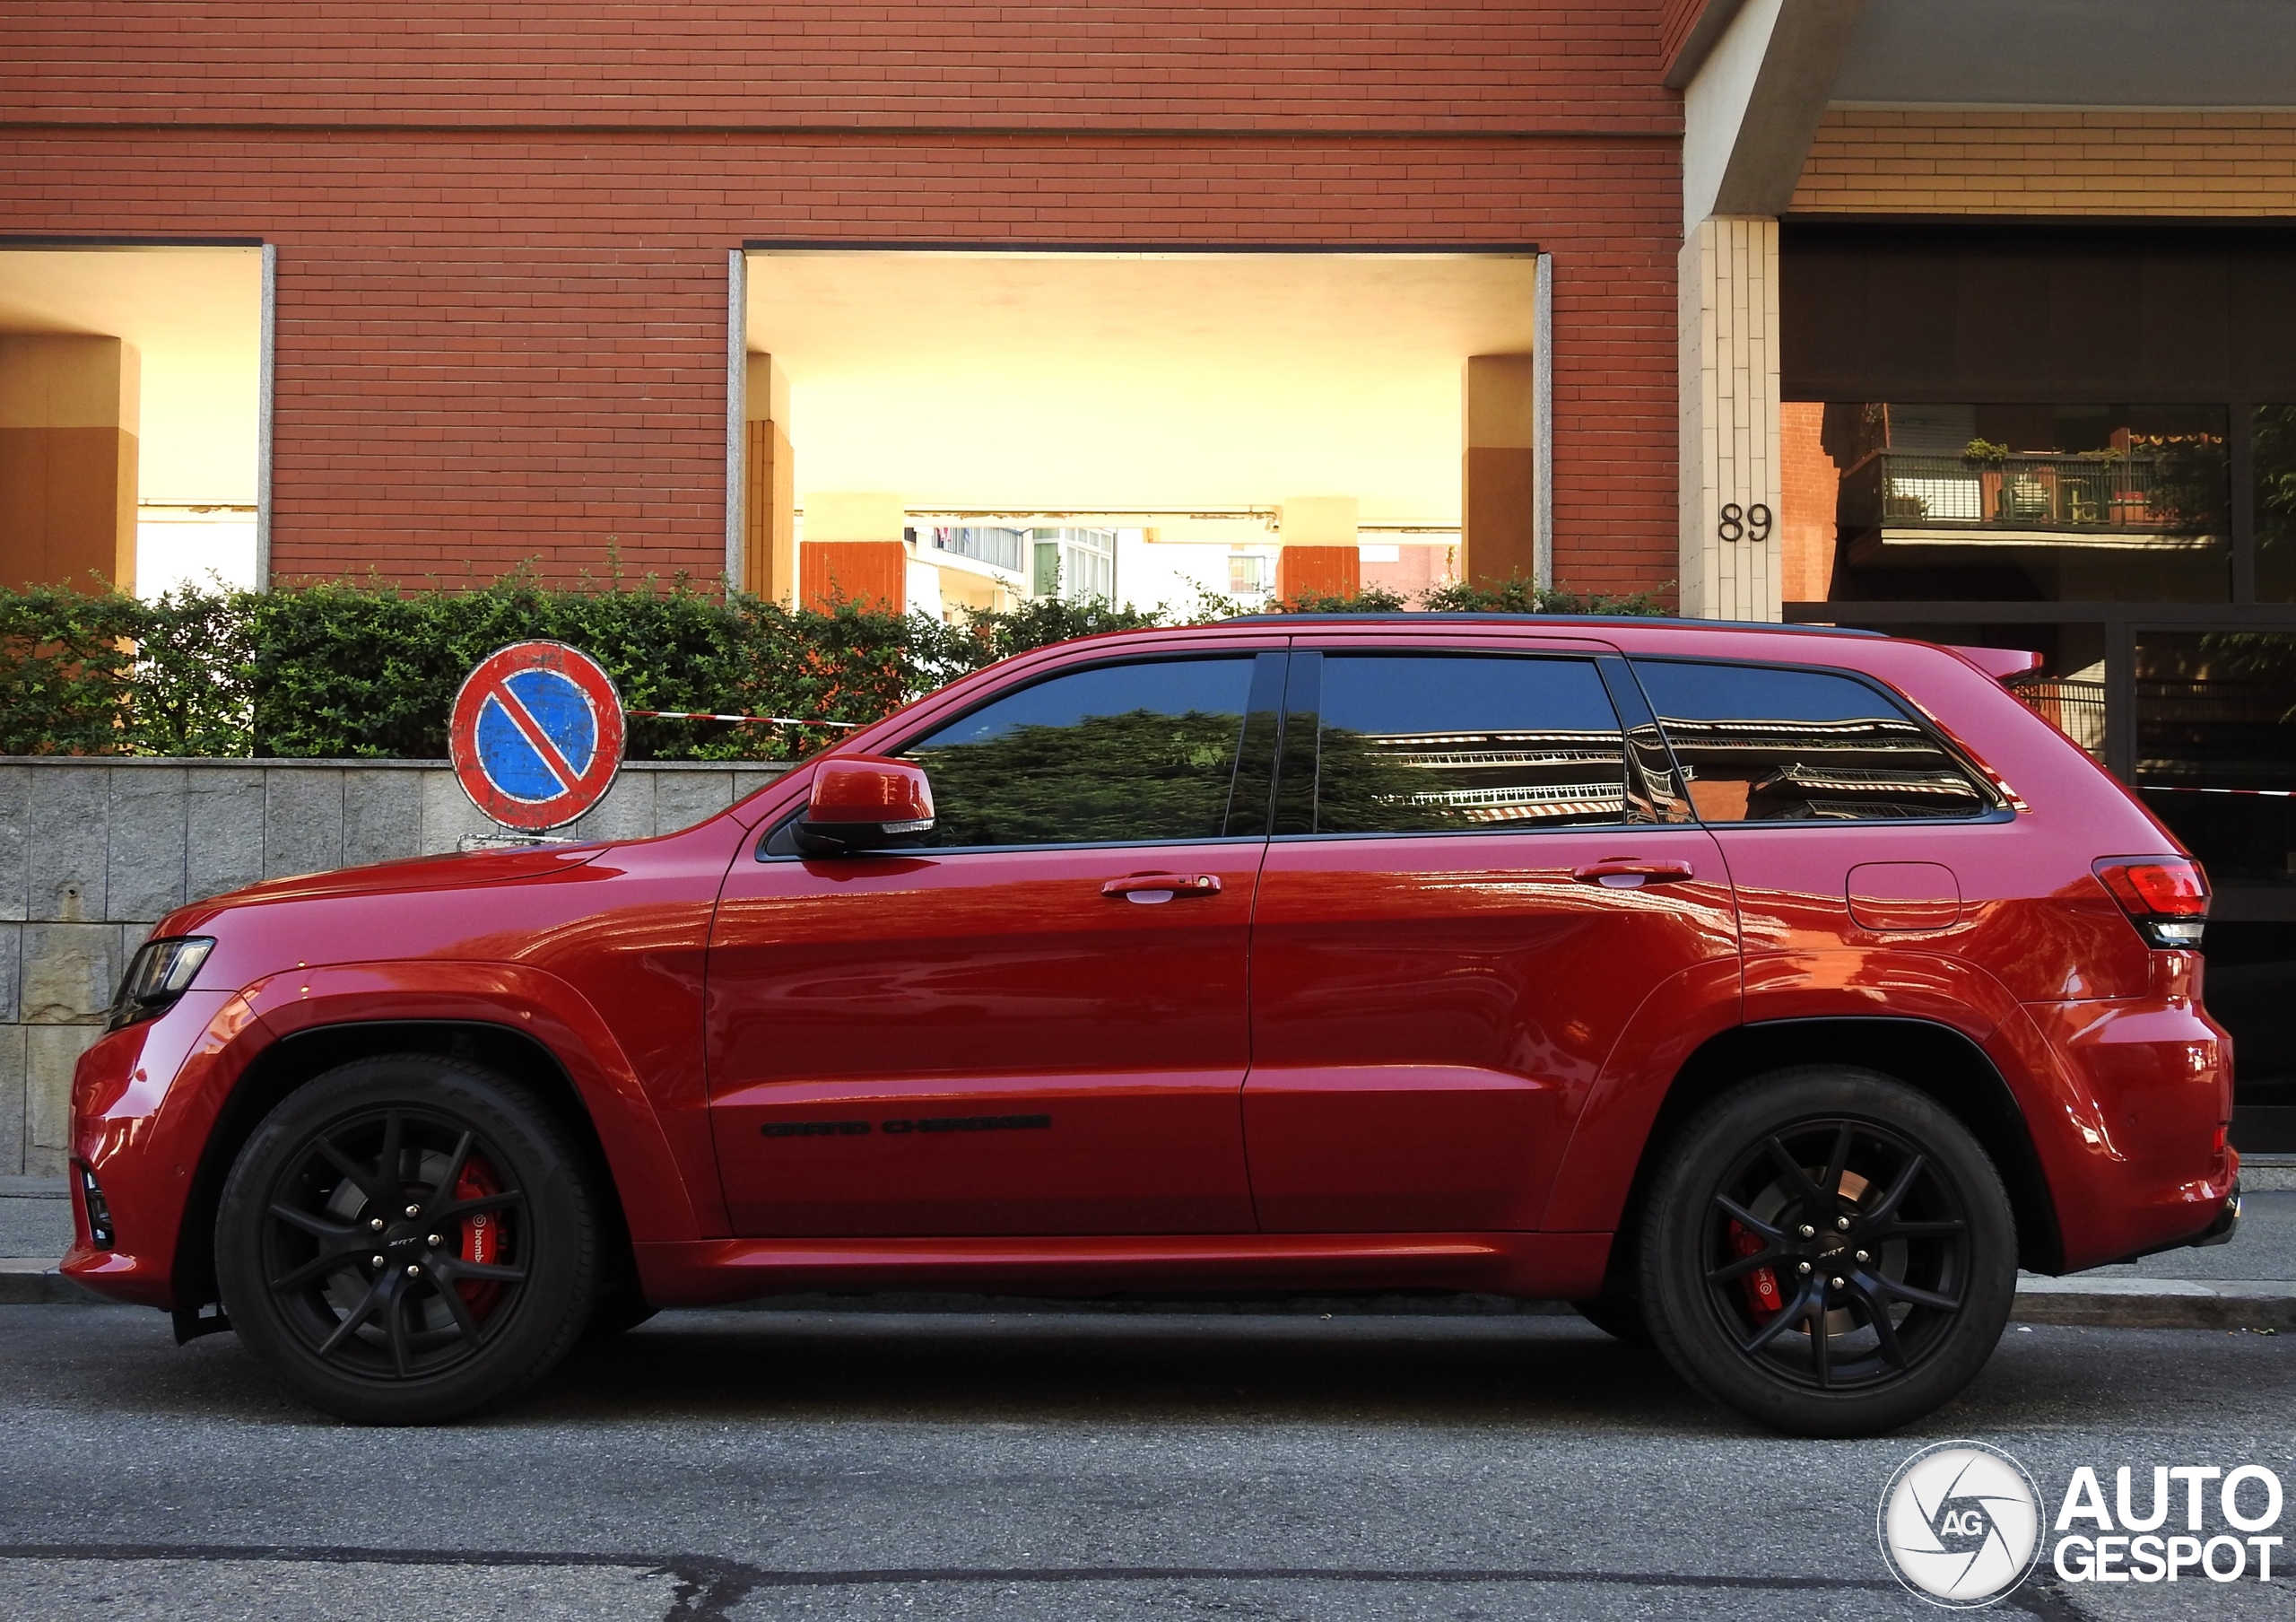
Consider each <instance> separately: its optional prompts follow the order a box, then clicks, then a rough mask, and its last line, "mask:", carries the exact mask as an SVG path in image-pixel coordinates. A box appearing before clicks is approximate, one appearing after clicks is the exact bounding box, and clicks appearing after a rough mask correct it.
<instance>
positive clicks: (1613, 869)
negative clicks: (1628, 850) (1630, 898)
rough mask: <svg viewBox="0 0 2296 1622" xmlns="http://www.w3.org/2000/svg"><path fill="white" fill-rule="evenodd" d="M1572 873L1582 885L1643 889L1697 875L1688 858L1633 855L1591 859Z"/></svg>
mask: <svg viewBox="0 0 2296 1622" xmlns="http://www.w3.org/2000/svg"><path fill="white" fill-rule="evenodd" d="M1570 876H1571V877H1573V878H1575V879H1577V880H1578V882H1579V883H1580V884H1582V885H1606V886H1607V887H1609V888H1611V889H1613V890H1639V889H1640V888H1641V887H1642V886H1643V885H1667V884H1674V883H1675V882H1677V881H1678V880H1681V879H1685V878H1689V877H1692V876H1693V875H1692V872H1691V868H1690V864H1689V863H1688V862H1679V861H1636V860H1634V859H1632V858H1631V857H1624V856H1613V857H1612V858H1610V859H1608V860H1605V861H1598V862H1588V863H1587V865H1586V866H1585V867H1583V868H1573V869H1572V870H1571V874H1570Z"/></svg>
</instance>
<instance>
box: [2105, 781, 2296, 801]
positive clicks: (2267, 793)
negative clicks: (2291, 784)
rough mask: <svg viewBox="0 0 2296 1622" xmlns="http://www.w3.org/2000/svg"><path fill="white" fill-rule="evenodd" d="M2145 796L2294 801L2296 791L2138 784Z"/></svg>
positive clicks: (2175, 784) (2178, 784) (2173, 784)
mask: <svg viewBox="0 0 2296 1622" xmlns="http://www.w3.org/2000/svg"><path fill="white" fill-rule="evenodd" d="M2136 786H2137V788H2138V789H2142V790H2143V791H2144V792H2145V793H2147V794H2257V795H2262V796H2263V797H2264V798H2266V799H2296V789H2193V788H2187V786H2185V785H2184V784H2182V783H2139V784H2137V785H2136Z"/></svg>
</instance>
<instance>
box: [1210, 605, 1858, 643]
mask: <svg viewBox="0 0 2296 1622" xmlns="http://www.w3.org/2000/svg"><path fill="white" fill-rule="evenodd" d="M1430 620H1450V621H1457V620H1475V621H1483V622H1489V621H1493V620H1497V621H1500V622H1503V623H1506V624H1528V625H1672V626H1679V627H1682V628H1683V629H1685V630H1692V631H1787V632H1800V633H1805V634H1807V635H1810V636H1886V635H1887V634H1888V632H1882V631H1868V630H1865V629H1864V628H1863V627H1860V626H1855V625H1789V624H1784V623H1783V622H1781V621H1779V620H1702V619H1690V618H1686V617H1684V616H1683V615H1658V614H1509V613H1507V612H1504V611H1502V610H1499V609H1490V610H1483V609H1464V610H1454V609H1441V610H1435V611H1429V610H1423V609H1411V608H1398V609H1393V610H1387V609H1383V610H1380V611H1379V612H1378V613H1373V614H1346V613H1340V614H1239V615H1237V616H1236V617H1235V618H1233V619H1230V620H1222V621H1220V622H1219V624H1223V625H1273V624H1326V625H1349V624H1354V625H1361V624H1380V623H1382V622H1385V623H1389V624H1408V625H1420V624H1426V623H1427V622H1428V621H1430Z"/></svg>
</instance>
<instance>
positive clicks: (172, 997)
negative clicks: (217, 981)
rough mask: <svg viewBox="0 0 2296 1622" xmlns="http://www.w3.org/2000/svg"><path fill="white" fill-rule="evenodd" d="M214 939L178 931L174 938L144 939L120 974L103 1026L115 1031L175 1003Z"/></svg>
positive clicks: (188, 988) (187, 987)
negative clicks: (115, 992) (179, 933)
mask: <svg viewBox="0 0 2296 1622" xmlns="http://www.w3.org/2000/svg"><path fill="white" fill-rule="evenodd" d="M214 949H215V943H214V941H213V939H211V938H210V937H207V936H204V935H179V936H178V937H175V938H174V939H173V940H147V941H145V942H144V943H143V946H142V947H141V948H139V949H138V950H137V952H136V954H135V956H134V957H133V958H132V959H130V960H129V962H128V964H127V972H126V974H125V975H124V976H122V977H121V980H120V982H119V995H118V996H117V997H115V998H112V999H111V1012H110V1014H109V1016H108V1017H106V1019H105V1020H104V1029H106V1030H107V1031H117V1030H118V1029H119V1028H120V1027H121V1026H122V1025H134V1024H135V1022H136V1021H137V1020H139V1019H152V1018H154V1017H156V1016H159V1015H161V1014H164V1013H166V1012H167V1011H168V1010H169V1009H170V1007H174V1006H175V1001H176V998H178V997H181V996H182V995H183V994H184V993H185V992H186V991H188V990H191V982H192V981H194V980H195V979H196V978H197V977H198V974H199V965H200V964H204V963H205V962H206V961H207V955H208V954H209V953H210V952H212V951H213V950H214Z"/></svg>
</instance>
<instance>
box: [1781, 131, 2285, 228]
mask: <svg viewBox="0 0 2296 1622" xmlns="http://www.w3.org/2000/svg"><path fill="white" fill-rule="evenodd" d="M1794 212H1796V214H1827V213H1853V214H2124V215H2126V214H2160V215H2176V216H2181V217H2187V218H2192V217H2202V216H2213V215H2259V214H2262V215H2271V214H2296V113H2292V112H2279V111H2275V112H2171V113H2140V112H2128V111H2112V112H2072V111H2067V112H1944V111H1932V110H1922V111H1917V112H1844V111H1834V112H1830V113H1828V114H1827V115H1826V117H1825V121H1824V123H1823V124H1822V125H1821V126H1819V128H1818V135H1817V139H1816V141H1815V142H1814V143H1813V144H1812V145H1811V148H1810V156H1809V161H1807V162H1806V163H1805V165H1804V167H1803V170H1802V179H1801V182H1800V184H1799V185H1798V186H1797V187H1796V189H1795V193H1794Z"/></svg>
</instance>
